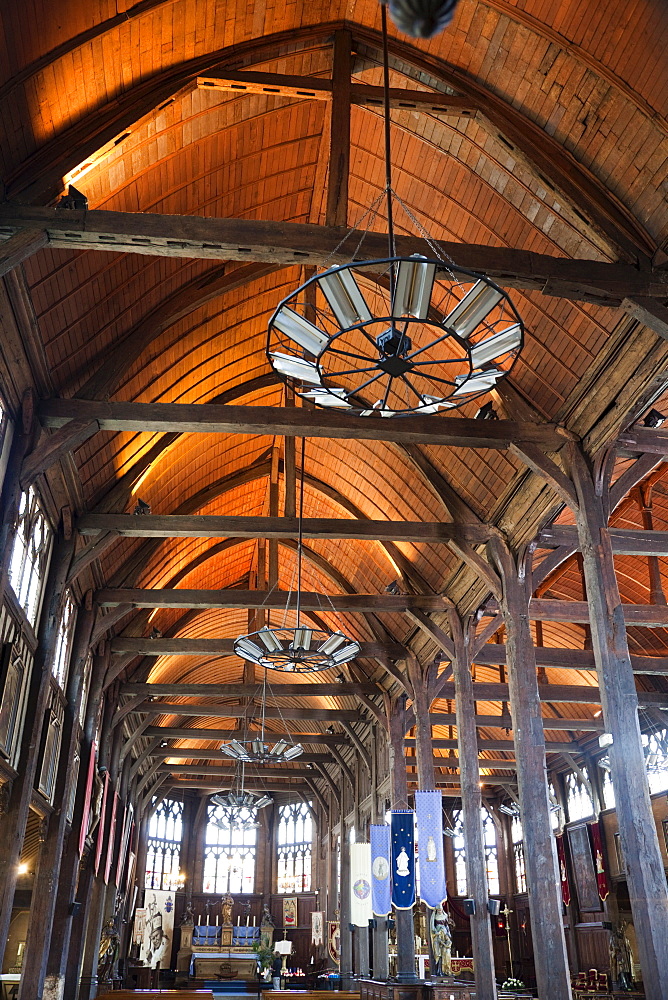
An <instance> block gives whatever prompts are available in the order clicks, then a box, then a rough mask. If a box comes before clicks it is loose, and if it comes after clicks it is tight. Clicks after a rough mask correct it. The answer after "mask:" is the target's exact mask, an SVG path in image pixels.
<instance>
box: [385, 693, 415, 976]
mask: <svg viewBox="0 0 668 1000" xmlns="http://www.w3.org/2000/svg"><path fill="white" fill-rule="evenodd" d="M405 720H406V698H405V696H403V695H402V696H401V697H400V698H399V699H397V701H396V702H395V703H394V705H393V706H392V710H391V712H390V720H389V721H390V742H389V763H390V782H391V788H392V808H393V809H408V782H407V780H406V760H405V758H404V736H405V734H406V729H405V726H406V721H405ZM394 919H395V921H396V928H397V975H396V979H397V982H399V983H417V982H418V977H417V976H416V974H415V932H414V929H413V911H412V909H411V910H395V911H394Z"/></svg>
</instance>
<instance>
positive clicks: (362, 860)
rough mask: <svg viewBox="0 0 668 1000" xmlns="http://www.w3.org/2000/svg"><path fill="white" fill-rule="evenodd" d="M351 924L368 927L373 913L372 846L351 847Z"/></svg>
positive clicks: (357, 845) (359, 845) (353, 845)
mask: <svg viewBox="0 0 668 1000" xmlns="http://www.w3.org/2000/svg"><path fill="white" fill-rule="evenodd" d="M350 889H351V892H350V922H351V923H352V924H355V926H356V927H367V926H368V924H369V920H370V919H371V917H372V912H371V844H351V845H350Z"/></svg>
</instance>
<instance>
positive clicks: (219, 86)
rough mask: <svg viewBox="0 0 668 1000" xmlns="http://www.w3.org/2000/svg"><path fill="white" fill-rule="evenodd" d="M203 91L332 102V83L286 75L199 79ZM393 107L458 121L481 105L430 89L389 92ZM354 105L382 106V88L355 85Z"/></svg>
mask: <svg viewBox="0 0 668 1000" xmlns="http://www.w3.org/2000/svg"><path fill="white" fill-rule="evenodd" d="M197 86H198V88H199V89H200V90H220V91H223V92H226V93H232V94H264V95H265V96H267V97H292V98H295V97H296V98H301V99H302V100H310V101H313V100H315V101H331V99H332V81H331V80H323V79H320V78H318V77H313V76H288V75H285V74H283V73H262V72H254V71H250V72H249V71H242V72H238V73H226V74H225V75H224V76H215V77H211V76H198V77H197ZM389 100H390V107H391V108H397V109H398V110H403V111H423V112H425V113H428V114H435V115H443V116H446V115H447V116H449V117H456V118H461V117H464V118H474V117H475V116H476V115H477V113H478V111H479V110H480V109H479V105H478V104H477V103H476V102H475V101H473V100H471V98H470V97H453V96H452V95H450V94H439V93H437V92H429V91H427V90H401V89H400V88H395V87H392V88H390V91H389ZM350 101H351V104H359V105H361V106H372V107H373V106H378V107H382V105H383V88H382V87H372V86H371V85H370V84H365V83H354V84H352V85H351V88H350Z"/></svg>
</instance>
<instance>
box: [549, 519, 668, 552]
mask: <svg viewBox="0 0 668 1000" xmlns="http://www.w3.org/2000/svg"><path fill="white" fill-rule="evenodd" d="M608 531H609V535H610V542H611V543H612V551H613V553H614V554H615V555H618V556H668V531H644V530H643V529H642V528H609V529H608ZM538 544H539V546H541V547H542V548H546V549H558V548H559V547H560V546H561V545H572V546H573V547H575V548H579V547H580V546H579V542H578V531H577V528H576V527H574V526H572V525H569V524H554V525H552V527H551V528H544V529H543V531H541V533H540V535H539V536H538Z"/></svg>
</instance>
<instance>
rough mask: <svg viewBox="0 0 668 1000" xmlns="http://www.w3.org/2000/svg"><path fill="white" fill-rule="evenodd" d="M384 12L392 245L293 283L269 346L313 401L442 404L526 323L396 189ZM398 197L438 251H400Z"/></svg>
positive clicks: (456, 403) (471, 395) (414, 407)
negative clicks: (447, 251) (442, 251)
mask: <svg viewBox="0 0 668 1000" xmlns="http://www.w3.org/2000/svg"><path fill="white" fill-rule="evenodd" d="M381 12H382V21H383V70H384V104H385V121H384V124H385V197H386V204H387V228H388V255H387V257H385V258H383V259H379V260H366V261H358V260H355V261H352V262H351V263H348V264H343V265H339V266H336V267H332V268H329V269H328V270H326V271H324V272H322V273H320V274H317V275H315V276H314V277H313V278H311V279H310V280H309V281H307V282H306V283H305V284H303V285H302V286H301V287H300V288H298V289H296V290H295V291H294V292H292V293H291V294H290V295H288V296H287V297H286V298H285V299H284V300H283V301H282V302H281V303H280V304H279V306H278V307H277V309H276V310H275V312H274V314H273V316H272V317H271V319H270V321H269V330H268V337H267V356H268V359H269V362H270V364H271V365H272V367H273V368H274V371H275V372H276V373H277V374H278V375H279V377H280V378H281V379H282V380H284V381H285V382H286V383H288V384H289V385H290V386H291V387H292V388H293V389H294V390H295V391H296V392H297V393H299V394H300V395H301V396H302V398H304V399H307V400H310V401H311V402H312V403H314V404H315V405H316V406H319V407H330V408H333V409H338V410H342V411H345V412H348V413H351V414H354V415H357V416H365V417H373V416H380V417H394V416H401V415H408V414H435V413H438V412H439V411H443V410H449V409H456V408H458V407H461V406H464V405H465V404H466V403H470V402H472V401H473V400H475V399H477V398H478V397H479V396H482V395H485V394H486V393H488V392H489V391H490V389H493V388H494V387H495V386H496V385H498V383H499V382H500V381H501V380H502V379H504V378H505V377H506V376H507V375H508V373H509V372H510V370H511V368H512V365H513V363H514V361H515V359H516V357H517V355H518V354H519V352H520V351H521V349H522V345H523V339H524V327H523V324H522V320H521V317H520V315H519V313H518V312H517V310H516V309H515V306H514V305H513V303H512V301H511V300H510V298H509V296H508V295H507V294H506V292H504V291H503V289H501V288H499V287H498V285H496V284H495V283H494V282H493V281H491V279H490V278H488V277H486V276H485V275H484V274H478V273H476V272H473V271H468V270H465V269H463V268H460V267H457V266H456V265H455V264H453V263H452V262H451V261H449V260H446V259H444V258H441V257H439V249H438V247H437V245H436V244H435V243H433V242H432V241H431V239H430V238H429V236H428V234H427V233H425V232H424V230H423V229H422V227H421V226H420V224H419V223H418V221H417V219H415V217H414V216H413V214H412V212H411V211H410V209H408V207H407V206H406V205H404V203H403V202H402V201H401V199H400V198H399V197H398V196H397V195H396V193H395V192H394V191H393V188H392V171H391V159H390V152H391V150H390V102H389V62H388V46H387V14H386V8H385V5H381ZM394 201H397V202H398V203H400V204H401V206H402V207H403V209H404V211H405V212H406V214H407V215H408V216H409V218H410V219H411V221H412V223H414V224H415V226H416V227H417V228H418V229H419V230H420V231H421V233H422V235H423V236H424V237H425V238H426V242H427V243H428V244H429V245H430V247H431V249H432V251H433V252H434V254H435V256H434V257H433V258H432V257H424V256H421V255H419V254H414V255H412V256H398V255H397V253H396V249H395V238H394V205H393V202H394ZM260 638H261V637H260ZM282 669H287V668H282Z"/></svg>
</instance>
